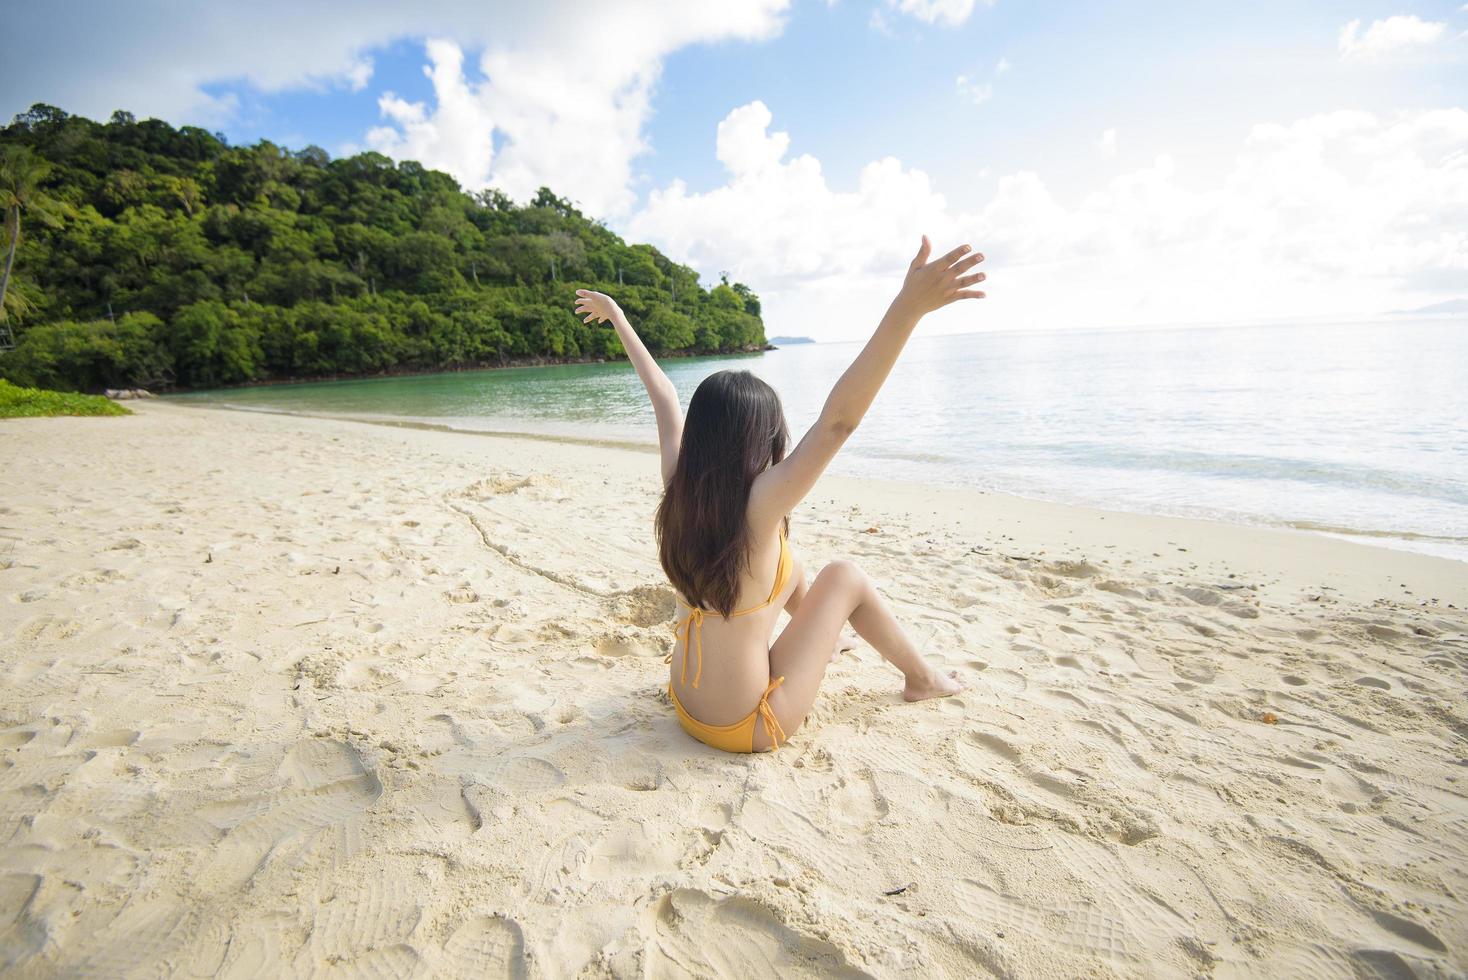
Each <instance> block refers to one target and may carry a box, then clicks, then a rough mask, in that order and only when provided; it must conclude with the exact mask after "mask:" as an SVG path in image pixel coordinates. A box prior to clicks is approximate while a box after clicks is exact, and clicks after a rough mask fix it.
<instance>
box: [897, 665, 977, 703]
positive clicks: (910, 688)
mask: <svg viewBox="0 0 1468 980" xmlns="http://www.w3.org/2000/svg"><path fill="white" fill-rule="evenodd" d="M965 686H966V685H965V684H964V683H963V681H961V680H959V679H958V673H957V671H952V670H950V671H949V672H948V673H946V674H939V673H937V672H933V673H931V674H930V675H929V676H928V677H926V678H923V679H921V680H914V679H913V678H911V677H909V678H908V679H907V684H906V686H904V687H903V688H902V699H903V700H904V701H926V700H927V699H928V698H946V697H948V696H949V695H950V694H957V693H958V692H959V691H962V690H963V689H964V687H965Z"/></svg>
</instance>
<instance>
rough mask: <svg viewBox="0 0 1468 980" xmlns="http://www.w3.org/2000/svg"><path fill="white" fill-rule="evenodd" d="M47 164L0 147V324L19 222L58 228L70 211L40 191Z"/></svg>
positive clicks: (18, 149)
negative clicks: (0, 268) (0, 228)
mask: <svg viewBox="0 0 1468 980" xmlns="http://www.w3.org/2000/svg"><path fill="white" fill-rule="evenodd" d="M50 172H51V164H49V163H47V162H46V161H45V160H42V159H41V158H40V157H38V156H36V154H35V153H34V152H33V151H32V150H31V148H30V147H28V146H6V147H0V210H3V211H4V212H5V238H6V246H5V271H4V272H3V273H0V321H3V320H5V319H7V318H8V316H9V313H8V312H7V311H8V309H9V307H7V306H6V304H5V298H6V292H7V291H8V290H9V289H10V272H11V270H12V269H13V268H14V267H15V251H16V249H17V248H18V247H19V246H20V219H21V216H22V214H29V215H30V216H32V217H34V218H36V219H37V220H38V221H40V222H41V223H42V224H44V225H49V226H51V227H58V226H60V224H61V218H62V216H63V215H64V214H66V213H67V212H68V211H69V210H70V208H69V207H68V206H67V205H66V204H65V203H63V202H61V201H58V200H56V199H55V198H53V197H51V195H50V194H47V193H46V192H45V191H44V190H42V189H41V182H42V181H44V180H45V179H46V176H47V174H49V173H50Z"/></svg>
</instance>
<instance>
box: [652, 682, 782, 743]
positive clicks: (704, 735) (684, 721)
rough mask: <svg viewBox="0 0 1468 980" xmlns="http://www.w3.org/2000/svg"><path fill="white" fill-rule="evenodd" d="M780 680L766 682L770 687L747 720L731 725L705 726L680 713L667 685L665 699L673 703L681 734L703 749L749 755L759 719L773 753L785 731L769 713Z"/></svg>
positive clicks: (670, 688)
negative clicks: (703, 747)
mask: <svg viewBox="0 0 1468 980" xmlns="http://www.w3.org/2000/svg"><path fill="white" fill-rule="evenodd" d="M783 680H785V678H784V677H783V676H781V677H776V678H775V679H774V680H772V681H770V686H769V687H767V688H765V693H764V694H761V695H760V699H759V704H757V705H755V706H754V710H753V711H751V712H750V713H749V716H748V717H747V718H744V719H743V720H741V721H736V722H735V723H734V724H732V725H706V724H704V723H703V722H701V721H699V720H698V719H697V718H695V717H693V716H692V715H690V714H689V713H688V712H687V711H686V710H685V709H684V707H683V702H681V701H679V700H678V695H677V694H675V693H673V684H672V682H671V681H670V682H669V683H668V697H670V698H672V699H673V708H674V710H675V711H677V712H678V723H679V724H680V725H682V726H683V730H684V731H685V732H687V733H688V734H690V735H692V736H693V737H694V738H696V739H698V740H699V741H700V742H702V743H703V744H704V745H711V746H713V747H714V748H716V749H721V750H723V751H725V752H753V751H754V726H755V724H756V722H758V721H760V720H761V719H763V720H764V723H765V733H766V734H768V735H769V736H770V742H771V745H770V749H771V751H773V750H774V749H777V748H779V747H780V743H781V742H783V741H785V730H784V729H783V728H781V727H780V721H779V719H777V718H776V717H775V712H774V711H772V710H770V692H771V691H773V690H774V689H775V688H777V687H779V686H780V683H781V682H782V681H783Z"/></svg>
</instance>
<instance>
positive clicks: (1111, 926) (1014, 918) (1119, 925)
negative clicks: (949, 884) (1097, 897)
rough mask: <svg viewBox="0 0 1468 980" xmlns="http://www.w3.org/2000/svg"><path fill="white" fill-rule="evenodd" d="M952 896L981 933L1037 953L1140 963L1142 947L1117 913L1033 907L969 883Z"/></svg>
mask: <svg viewBox="0 0 1468 980" xmlns="http://www.w3.org/2000/svg"><path fill="white" fill-rule="evenodd" d="M954 891H955V893H956V894H957V895H958V897H959V899H960V901H961V902H962V907H963V908H965V909H967V910H969V911H970V913H971V914H972V915H973V917H974V919H975V920H976V923H977V924H978V925H979V927H980V928H981V929H985V927H987V929H985V931H989V932H991V933H1003V934H1005V936H1006V938H1010V935H1009V934H1011V933H1013V934H1015V936H1014V938H1019V939H1021V941H1028V942H1031V943H1033V944H1035V947H1036V949H1037V950H1043V949H1044V947H1045V946H1047V945H1049V944H1052V943H1053V944H1055V945H1057V946H1061V947H1064V948H1066V949H1070V950H1074V951H1075V952H1078V953H1081V954H1083V955H1086V956H1099V957H1102V958H1104V959H1107V960H1111V961H1113V962H1121V963H1137V962H1139V961H1140V959H1141V947H1140V945H1139V943H1138V942H1137V939H1136V937H1135V936H1134V935H1133V934H1132V931H1131V929H1130V928H1129V927H1128V926H1127V923H1126V920H1125V919H1124V918H1123V917H1122V910H1121V909H1120V908H1119V907H1118V908H1106V907H1102V906H1097V905H1090V904H1087V903H1084V902H1064V903H1062V904H1059V905H1039V904H1031V903H1028V902H1025V901H1022V900H1020V899H1018V898H1016V897H1014V896H1013V895H1007V894H1005V893H1003V892H1000V891H997V890H995V889H993V888H990V887H989V886H988V885H985V884H982V883H980V882H977V881H973V880H971V879H967V878H965V879H962V880H960V881H959V882H958V884H957V886H956V888H955V889H954Z"/></svg>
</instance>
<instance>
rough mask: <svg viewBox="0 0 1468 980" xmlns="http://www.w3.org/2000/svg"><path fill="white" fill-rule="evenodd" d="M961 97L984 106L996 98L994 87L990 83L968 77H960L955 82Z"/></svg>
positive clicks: (954, 85)
mask: <svg viewBox="0 0 1468 980" xmlns="http://www.w3.org/2000/svg"><path fill="white" fill-rule="evenodd" d="M953 87H954V88H955V89H957V91H958V94H959V97H960V98H962V99H963V100H964V101H966V102H972V103H973V104H974V105H983V104H984V103H985V102H988V101H989V100H990V99H992V98H993V97H994V86H993V84H992V83H990V82H979V81H975V80H974V79H972V78H970V77H969V76H967V75H959V76H958V77H957V78H956V79H954V81H953Z"/></svg>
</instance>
